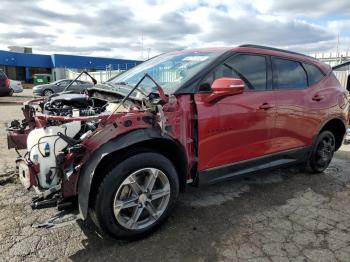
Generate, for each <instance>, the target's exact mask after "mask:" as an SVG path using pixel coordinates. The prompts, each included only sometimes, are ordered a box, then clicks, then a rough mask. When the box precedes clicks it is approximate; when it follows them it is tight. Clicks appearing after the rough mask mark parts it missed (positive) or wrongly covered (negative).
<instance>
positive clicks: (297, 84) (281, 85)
mask: <svg viewBox="0 0 350 262" xmlns="http://www.w3.org/2000/svg"><path fill="white" fill-rule="evenodd" d="M272 67H273V83H274V86H275V87H276V88H278V89H290V88H291V89H300V88H306V87H307V86H308V85H307V77H306V73H305V70H304V68H303V67H302V66H301V64H300V63H299V62H295V61H290V60H284V59H279V58H272Z"/></svg>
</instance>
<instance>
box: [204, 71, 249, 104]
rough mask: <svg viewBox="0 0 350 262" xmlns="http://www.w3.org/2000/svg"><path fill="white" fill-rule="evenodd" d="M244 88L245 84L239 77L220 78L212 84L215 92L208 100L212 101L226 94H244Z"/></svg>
mask: <svg viewBox="0 0 350 262" xmlns="http://www.w3.org/2000/svg"><path fill="white" fill-rule="evenodd" d="M244 88H245V84H244V82H243V80H241V79H239V78H231V77H222V78H218V79H216V80H215V81H214V82H213V84H212V85H211V89H212V90H213V92H212V93H211V94H210V95H209V96H208V97H207V98H206V102H208V103H212V102H214V101H217V100H219V99H221V98H224V97H226V96H232V95H238V94H242V93H243V91H244Z"/></svg>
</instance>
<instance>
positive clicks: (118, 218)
mask: <svg viewBox="0 0 350 262" xmlns="http://www.w3.org/2000/svg"><path fill="white" fill-rule="evenodd" d="M178 193H179V181H178V176H177V173H176V170H175V168H174V166H173V164H172V163H171V162H170V160H169V159H167V158H166V157H164V156H163V155H160V154H157V153H139V154H137V155H134V156H132V157H130V158H127V159H126V160H124V161H122V162H121V163H119V164H117V165H116V166H115V167H114V168H113V169H112V170H111V171H110V172H109V173H108V174H107V175H106V177H105V178H104V179H103V181H102V182H101V184H100V186H99V189H98V192H97V196H96V198H95V201H94V205H93V209H92V210H91V211H90V212H91V218H92V220H93V221H94V222H95V224H96V226H97V227H98V228H99V229H100V230H102V233H104V232H106V233H108V234H109V235H111V236H112V237H114V238H116V239H122V240H134V239H139V238H141V237H144V236H146V235H147V234H150V233H152V232H153V231H155V230H156V229H157V228H158V227H159V226H160V225H161V224H162V223H163V222H164V221H165V220H166V219H167V218H168V216H169V215H170V213H171V211H172V209H173V208H174V206H175V202H176V199H177V197H178Z"/></svg>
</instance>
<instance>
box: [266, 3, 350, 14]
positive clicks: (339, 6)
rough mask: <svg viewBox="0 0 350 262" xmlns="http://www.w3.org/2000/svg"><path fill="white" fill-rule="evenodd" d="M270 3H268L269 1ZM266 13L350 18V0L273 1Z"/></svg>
mask: <svg viewBox="0 0 350 262" xmlns="http://www.w3.org/2000/svg"><path fill="white" fill-rule="evenodd" d="M267 2H268V1H267ZM268 6H269V7H268V8H267V9H266V11H268V12H274V13H289V14H293V15H294V16H295V15H303V16H316V17H322V16H334V15H335V16H349V15H350V4H349V0H337V1H320V0H308V1H305V0H293V1H280V0H272V1H270V3H269V4H268Z"/></svg>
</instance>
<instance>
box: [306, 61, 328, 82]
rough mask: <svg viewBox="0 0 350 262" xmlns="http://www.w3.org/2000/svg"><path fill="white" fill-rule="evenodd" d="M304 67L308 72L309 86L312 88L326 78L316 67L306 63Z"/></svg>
mask: <svg viewBox="0 0 350 262" xmlns="http://www.w3.org/2000/svg"><path fill="white" fill-rule="evenodd" d="M303 66H304V68H305V70H306V72H307V78H308V81H309V86H312V85H313V84H316V83H317V82H319V81H320V80H321V79H322V78H323V77H324V74H323V73H322V72H321V70H320V69H318V68H317V67H316V66H314V65H310V64H306V63H303Z"/></svg>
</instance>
